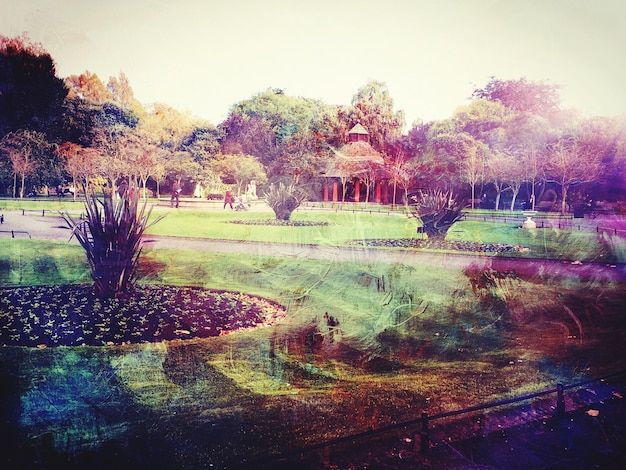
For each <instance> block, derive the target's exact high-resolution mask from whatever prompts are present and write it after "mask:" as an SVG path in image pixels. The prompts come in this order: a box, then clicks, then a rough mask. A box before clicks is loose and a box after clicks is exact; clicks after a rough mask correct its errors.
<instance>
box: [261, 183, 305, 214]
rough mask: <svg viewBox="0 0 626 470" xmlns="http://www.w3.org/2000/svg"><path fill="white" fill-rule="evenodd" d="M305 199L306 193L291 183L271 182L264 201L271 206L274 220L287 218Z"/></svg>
mask: <svg viewBox="0 0 626 470" xmlns="http://www.w3.org/2000/svg"><path fill="white" fill-rule="evenodd" d="M305 200H306V194H305V193H304V192H303V191H302V190H300V189H299V188H297V187H295V186H294V185H293V184H291V185H286V184H285V183H283V182H280V183H278V184H273V183H272V184H271V185H270V187H269V190H268V191H267V192H266V193H265V201H266V202H267V204H268V205H269V206H270V207H271V208H272V210H273V211H274V214H275V215H276V220H289V219H290V218H291V213H292V212H293V211H295V210H296V209H297V208H298V207H300V205H301V204H302V203H303V202H304V201H305Z"/></svg>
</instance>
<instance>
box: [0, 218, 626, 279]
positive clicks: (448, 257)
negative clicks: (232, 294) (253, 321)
mask: <svg viewBox="0 0 626 470" xmlns="http://www.w3.org/2000/svg"><path fill="white" fill-rule="evenodd" d="M0 214H1V212H0ZM3 215H4V223H3V224H1V225H0V237H7V236H8V237H11V236H12V233H11V231H13V233H14V236H15V238H28V237H30V238H32V239H41V240H56V241H69V240H70V238H71V232H70V230H69V228H67V226H66V225H65V222H64V221H63V219H61V217H60V216H58V215H57V214H56V213H54V212H48V213H47V214H45V215H42V214H41V213H40V212H39V211H31V212H27V213H26V214H25V215H22V211H5V212H4V213H3ZM71 242H72V243H76V242H75V239H72V240H71ZM144 246H145V247H146V248H147V249H149V248H156V249H178V250H190V251H212V252H217V253H239V254H248V255H258V256H285V257H292V258H308V259H322V260H329V261H336V262H354V263H384V264H406V265H411V266H434V267H441V268H454V269H464V268H466V267H469V266H475V267H476V268H479V269H495V270H498V271H513V270H515V271H517V272H520V271H521V270H523V271H524V274H525V275H552V276H554V275H557V276H558V275H561V276H575V277H578V278H587V279H594V280H626V266H625V265H618V266H607V265H602V264H597V263H583V264H578V263H572V262H563V261H554V260H542V259H522V258H500V257H498V258H494V257H489V256H481V255H463V254H449V253H448V254H442V253H427V252H416V251H413V250H404V249H394V250H391V249H381V248H373V247H340V246H332V245H296V244H289V243H280V242H272V243H270V242H253V241H244V242H242V241H229V240H215V239H203V238H188V237H166V236H152V235H146V237H145V240H144Z"/></svg>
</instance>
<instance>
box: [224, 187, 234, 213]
mask: <svg viewBox="0 0 626 470" xmlns="http://www.w3.org/2000/svg"><path fill="white" fill-rule="evenodd" d="M233 200H234V198H233V193H231V192H230V190H227V191H226V194H225V195H224V209H226V205H227V204H228V205H229V206H230V208H231V209H232V208H233Z"/></svg>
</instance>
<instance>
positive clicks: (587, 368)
mask: <svg viewBox="0 0 626 470" xmlns="http://www.w3.org/2000/svg"><path fill="white" fill-rule="evenodd" d="M0 204H2V202H0ZM33 204H34V205H33V206H32V207H33V209H34V208H36V209H41V205H37V204H38V203H33ZM39 204H41V203H39ZM62 204H65V203H62ZM64 207H67V206H64V205H61V206H60V208H64ZM71 207H72V210H73V209H74V207H76V206H74V205H72V206H71ZM155 210H156V211H157V213H160V212H162V211H167V212H168V216H167V217H166V218H165V219H164V220H163V221H162V222H161V223H159V224H158V225H156V226H154V227H153V229H151V232H150V233H151V234H153V235H156V234H160V235H170V236H185V237H207V238H220V239H231V240H233V239H234V240H259V241H281V242H288V243H303V244H327V245H331V246H332V245H343V244H344V243H345V242H346V241H348V240H353V239H363V238H404V237H411V236H413V234H414V233H415V228H416V225H417V222H416V220H414V219H410V218H406V217H403V216H401V215H397V214H393V215H386V214H369V213H366V212H360V213H357V212H354V213H353V212H341V211H320V210H310V211H299V212H297V213H296V214H295V215H294V218H295V219H296V220H306V221H308V222H326V223H328V225H316V226H310V227H268V226H257V225H241V224H233V223H231V222H232V221H233V220H235V219H258V220H262V219H267V218H271V217H272V213H271V212H269V211H250V212H244V213H239V212H230V211H221V210H219V211H215V210H213V211H206V210H205V211H202V210H188V209H186V210H179V211H175V210H170V209H167V208H161V207H159V208H157V209H155ZM449 236H450V238H457V239H462V240H471V241H483V242H486V241H493V242H500V243H513V244H520V245H523V246H528V247H530V248H531V250H534V251H535V252H536V253H538V254H539V255H540V256H539V257H543V258H553V257H556V258H559V257H562V256H567V257H570V258H569V259H585V260H588V259H602V257H603V256H605V255H604V253H605V251H603V250H604V248H603V245H602V243H601V241H600V240H599V239H598V237H597V235H595V234H591V233H585V232H580V233H578V232H568V231H563V230H560V231H559V230H544V231H537V232H535V233H531V232H529V231H523V230H520V229H516V228H514V227H512V226H510V225H506V224H497V223H486V222H476V221H464V222H461V223H459V224H458V225H456V226H455V227H453V230H452V231H451V233H450V235H449ZM139 273H140V282H142V283H149V284H153V285H159V284H164V285H192V286H201V287H207V288H211V289H223V290H229V291H238V292H246V293H250V294H254V295H260V296H263V297H266V298H269V299H272V300H275V301H278V302H280V303H281V304H282V305H284V306H285V307H286V308H287V317H286V318H285V320H284V321H283V322H282V323H281V324H279V325H277V326H274V327H267V328H260V329H256V330H251V331H245V332H238V333H233V334H229V335H226V336H220V337H214V338H208V339H202V340H199V339H198V340H191V341H172V342H164V343H144V344H136V345H133V344H124V345H109V346H107V345H105V346H100V347H91V346H85V347H59V348H42V349H36V348H21V347H3V348H0V365H1V366H2V367H1V368H0V371H1V372H0V380H2V383H3V384H4V387H3V391H2V394H0V397H1V399H2V405H3V408H2V409H4V410H15V412H13V411H11V412H7V413H5V415H3V416H9V418H7V419H6V420H4V421H3V423H2V426H3V428H2V429H1V430H2V431H7V432H5V433H4V434H6V435H9V436H12V437H10V439H9V440H8V441H6V443H7V445H8V446H9V447H8V448H11V449H13V450H14V451H13V452H12V453H10V455H11V456H12V458H13V459H14V461H13V462H12V463H13V464H20V463H23V464H24V465H21V466H22V467H26V466H28V465H27V464H28V463H31V464H32V461H29V459H32V456H33V455H46V456H48V458H49V459H53V460H54V459H57V460H56V461H60V462H65V463H66V464H69V467H72V466H73V467H76V468H78V467H81V466H82V467H84V466H90V465H93V464H94V462H98V464H99V465H100V466H102V465H104V464H107V463H110V464H111V465H119V464H120V462H124V463H126V464H129V465H133V466H137V465H140V464H141V466H143V467H144V468H145V467H146V466H149V465H152V466H160V467H161V468H163V467H170V468H180V467H182V466H186V467H188V468H210V467H213V468H224V467H232V466H234V465H236V464H238V463H240V462H241V461H242V459H244V458H250V457H254V456H263V455H266V454H268V453H278V452H283V451H285V450H287V449H290V448H297V447H299V446H304V445H310V444H315V443H318V442H320V441H323V440H325V439H331V438H334V437H339V436H342V435H346V434H350V433H357V432H362V431H364V430H367V429H369V428H373V429H376V428H379V427H381V426H385V425H387V424H390V423H393V422H398V421H402V420H406V419H411V418H416V417H419V415H420V413H421V412H422V411H423V410H426V411H428V412H429V413H436V412H440V411H445V410H454V409H458V408H461V407H464V406H470V405H474V404H477V403H482V402H485V401H490V400H493V399H495V398H501V397H510V396H515V395H519V394H523V393H528V392H532V391H537V390H542V389H545V388H548V387H551V386H553V385H554V384H555V383H556V382H564V383H567V382H569V381H573V380H580V379H584V378H587V377H589V376H594V375H598V374H602V373H606V372H610V371H614V370H616V369H618V368H619V367H621V366H622V365H623V360H622V354H621V344H623V341H624V339H626V338H625V337H624V326H625V325H624V318H623V314H622V313H621V308H622V306H623V304H624V302H625V300H626V299H625V295H624V292H626V291H625V290H624V287H625V285H624V283H619V282H614V281H606V280H604V279H600V278H598V279H594V278H589V279H559V278H557V277H554V276H552V275H551V274H550V273H542V274H541V275H540V276H533V277H528V276H524V275H522V274H520V273H497V272H491V271H486V272H476V271H472V270H466V271H461V270H458V269H443V268H439V267H437V266H431V267H428V268H417V267H412V266H408V265H402V264H377V263H356V262H346V261H344V262H338V261H335V260H333V259H326V260H312V259H302V258H287V257H280V256H267V255H252V256H244V255H235V254H218V253H211V252H189V251H183V250H172V249H161V250H157V249H148V250H146V251H145V253H144V254H143V256H142V259H141V261H140V266H139ZM88 282H89V272H88V269H87V265H86V262H85V259H84V254H83V252H82V250H81V249H80V247H78V246H77V245H75V244H68V243H64V242H44V241H37V240H27V239H10V238H0V285H3V286H9V285H26V286H27V285H42V284H55V283H61V284H66V283H88ZM43 309H45V307H43ZM326 313H328V314H329V315H331V316H333V318H334V319H335V320H337V321H338V325H336V326H332V327H331V325H329V323H328V322H327V321H326V319H325V314H326ZM2 314H4V315H6V314H9V312H2ZM347 417H349V418H347ZM483 419H484V422H488V417H486V416H485V417H483ZM5 428H6V429H5ZM48 463H49V462H48ZM15 466H16V467H19V466H20V465H15Z"/></svg>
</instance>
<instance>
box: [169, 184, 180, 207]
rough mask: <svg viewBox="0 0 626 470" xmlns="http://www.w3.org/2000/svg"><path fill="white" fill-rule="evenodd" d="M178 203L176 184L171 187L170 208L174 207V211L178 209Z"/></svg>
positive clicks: (178, 196)
mask: <svg viewBox="0 0 626 470" xmlns="http://www.w3.org/2000/svg"><path fill="white" fill-rule="evenodd" d="M179 202H180V188H179V187H178V183H174V185H173V186H172V197H171V198H170V207H174V205H176V209H178V203H179Z"/></svg>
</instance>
